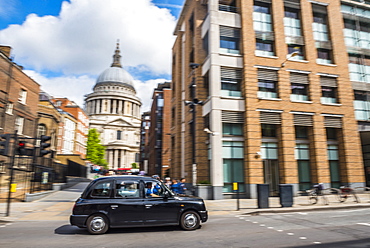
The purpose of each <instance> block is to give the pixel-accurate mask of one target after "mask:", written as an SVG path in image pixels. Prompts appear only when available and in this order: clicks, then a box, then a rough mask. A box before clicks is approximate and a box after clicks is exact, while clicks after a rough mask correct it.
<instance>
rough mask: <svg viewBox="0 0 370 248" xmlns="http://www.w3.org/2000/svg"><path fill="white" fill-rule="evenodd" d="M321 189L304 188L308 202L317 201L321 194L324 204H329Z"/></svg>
mask: <svg viewBox="0 0 370 248" xmlns="http://www.w3.org/2000/svg"><path fill="white" fill-rule="evenodd" d="M322 191H323V189H320V188H319V187H315V186H314V187H313V188H312V189H309V190H306V192H307V195H308V202H309V203H310V204H312V205H313V204H316V203H318V201H319V196H321V199H322V201H323V203H324V205H328V204H329V200H328V198H326V196H325V194H323V193H322Z"/></svg>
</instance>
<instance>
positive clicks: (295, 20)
mask: <svg viewBox="0 0 370 248" xmlns="http://www.w3.org/2000/svg"><path fill="white" fill-rule="evenodd" d="M284 16H285V17H284V31H285V35H286V36H301V35H302V34H301V22H300V20H299V10H298V9H293V8H288V7H285V11H284Z"/></svg>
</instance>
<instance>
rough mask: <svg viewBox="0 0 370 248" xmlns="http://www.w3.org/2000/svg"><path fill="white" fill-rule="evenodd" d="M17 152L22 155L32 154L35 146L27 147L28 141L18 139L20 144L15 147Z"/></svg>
mask: <svg viewBox="0 0 370 248" xmlns="http://www.w3.org/2000/svg"><path fill="white" fill-rule="evenodd" d="M15 154H16V155H21V156H32V155H33V148H27V141H23V140H21V141H18V145H17V147H16V148H15Z"/></svg>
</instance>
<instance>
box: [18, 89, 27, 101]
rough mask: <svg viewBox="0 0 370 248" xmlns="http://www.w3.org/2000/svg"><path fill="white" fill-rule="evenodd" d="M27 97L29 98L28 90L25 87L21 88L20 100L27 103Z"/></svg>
mask: <svg viewBox="0 0 370 248" xmlns="http://www.w3.org/2000/svg"><path fill="white" fill-rule="evenodd" d="M26 99H27V91H26V90H24V89H21V91H20V92H19V98H18V102H20V103H22V104H26Z"/></svg>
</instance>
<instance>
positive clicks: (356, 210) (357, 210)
mask: <svg viewBox="0 0 370 248" xmlns="http://www.w3.org/2000/svg"><path fill="white" fill-rule="evenodd" d="M365 210H366V209H354V210H346V211H340V212H342V213H348V212H359V211H365Z"/></svg>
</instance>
